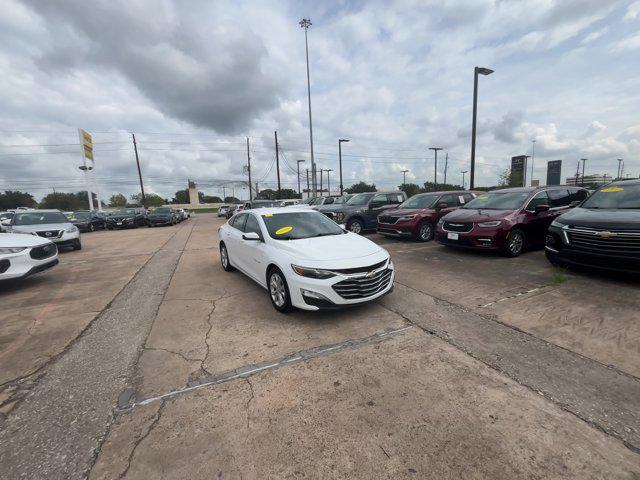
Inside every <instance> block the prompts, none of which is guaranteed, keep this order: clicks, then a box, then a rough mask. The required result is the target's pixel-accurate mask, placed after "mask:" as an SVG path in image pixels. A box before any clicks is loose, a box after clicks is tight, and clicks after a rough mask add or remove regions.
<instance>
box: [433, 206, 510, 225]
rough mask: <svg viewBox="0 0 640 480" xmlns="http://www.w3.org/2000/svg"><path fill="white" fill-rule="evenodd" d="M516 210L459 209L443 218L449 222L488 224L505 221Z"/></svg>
mask: <svg viewBox="0 0 640 480" xmlns="http://www.w3.org/2000/svg"><path fill="white" fill-rule="evenodd" d="M514 211H515V210H488V209H486V208H459V209H457V210H454V211H453V212H450V213H447V214H446V215H445V216H444V217H443V218H444V219H445V220H446V221H447V222H465V223H468V222H487V221H490V220H503V219H505V218H506V217H508V216H509V215H511V214H512V213H513V212H514Z"/></svg>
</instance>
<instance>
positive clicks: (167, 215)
mask: <svg viewBox="0 0 640 480" xmlns="http://www.w3.org/2000/svg"><path fill="white" fill-rule="evenodd" d="M170 216H171V214H170V213H149V214H148V215H147V217H170Z"/></svg>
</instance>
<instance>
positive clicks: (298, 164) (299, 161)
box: [296, 160, 309, 198]
mask: <svg viewBox="0 0 640 480" xmlns="http://www.w3.org/2000/svg"><path fill="white" fill-rule="evenodd" d="M296 163H297V166H298V196H299V197H300V198H302V191H301V190H300V163H304V160H296ZM308 171H309V170H307V172H308Z"/></svg>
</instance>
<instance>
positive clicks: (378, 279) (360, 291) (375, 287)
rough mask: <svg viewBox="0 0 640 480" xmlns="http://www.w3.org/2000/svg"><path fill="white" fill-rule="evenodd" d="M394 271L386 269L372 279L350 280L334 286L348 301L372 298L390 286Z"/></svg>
mask: <svg viewBox="0 0 640 480" xmlns="http://www.w3.org/2000/svg"><path fill="white" fill-rule="evenodd" d="M392 272H393V270H390V269H385V270H381V271H379V272H376V273H375V274H374V275H373V276H371V277H368V278H367V277H366V276H362V277H357V278H349V279H347V280H343V281H342V282H338V283H336V284H334V285H333V289H334V290H335V292H336V293H337V294H338V295H340V296H341V297H342V298H345V299H347V300H356V299H360V298H367V297H371V296H373V295H375V294H377V293H380V292H381V291H383V290H384V289H385V288H387V287H388V286H389V282H390V281H391V274H392Z"/></svg>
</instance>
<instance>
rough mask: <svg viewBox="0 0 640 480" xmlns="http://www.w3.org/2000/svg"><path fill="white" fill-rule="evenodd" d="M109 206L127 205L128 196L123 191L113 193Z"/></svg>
mask: <svg viewBox="0 0 640 480" xmlns="http://www.w3.org/2000/svg"><path fill="white" fill-rule="evenodd" d="M109 206H110V207H126V206H127V197H125V196H124V195H123V194H121V193H117V194H116V195H111V198H109Z"/></svg>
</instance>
